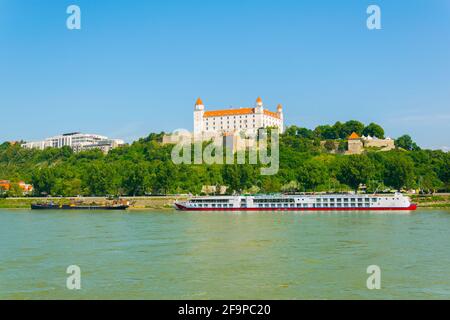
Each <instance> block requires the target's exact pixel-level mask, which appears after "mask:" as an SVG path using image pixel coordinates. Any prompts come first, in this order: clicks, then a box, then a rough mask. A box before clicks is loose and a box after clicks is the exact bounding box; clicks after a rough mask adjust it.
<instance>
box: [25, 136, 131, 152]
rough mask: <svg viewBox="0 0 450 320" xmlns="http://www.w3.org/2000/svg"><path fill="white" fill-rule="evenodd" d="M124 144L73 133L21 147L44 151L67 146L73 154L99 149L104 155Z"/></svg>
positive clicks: (99, 137) (101, 137)
mask: <svg viewBox="0 0 450 320" xmlns="http://www.w3.org/2000/svg"><path fill="white" fill-rule="evenodd" d="M124 144H125V142H124V141H123V140H120V139H109V138H108V137H105V136H100V135H97V134H86V133H79V132H73V133H65V134H62V135H58V136H54V137H51V138H47V139H45V140H42V141H34V142H27V143H24V144H22V147H23V148H27V149H40V150H44V149H45V148H62V147H64V146H68V147H70V148H72V150H73V151H75V152H80V151H84V150H91V149H100V150H102V151H103V152H104V153H108V152H109V151H110V150H111V149H114V148H117V147H119V146H121V145H124Z"/></svg>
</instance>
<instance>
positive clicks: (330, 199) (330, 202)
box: [175, 193, 417, 211]
mask: <svg viewBox="0 0 450 320" xmlns="http://www.w3.org/2000/svg"><path fill="white" fill-rule="evenodd" d="M175 208H176V209H178V210H183V211H413V210H416V209H417V205H416V204H413V203H411V202H410V200H409V198H408V197H405V196H403V195H402V194H399V193H396V194H395V195H352V194H334V195H279V196H228V197H226V196H223V197H197V198H192V199H189V200H188V201H184V202H178V201H177V202H175Z"/></svg>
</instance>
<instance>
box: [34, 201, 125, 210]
mask: <svg viewBox="0 0 450 320" xmlns="http://www.w3.org/2000/svg"><path fill="white" fill-rule="evenodd" d="M129 207H130V206H129V205H128V204H114V205H76V204H55V203H34V204H31V209H33V210H126V209H128V208H129Z"/></svg>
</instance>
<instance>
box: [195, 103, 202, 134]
mask: <svg viewBox="0 0 450 320" xmlns="http://www.w3.org/2000/svg"><path fill="white" fill-rule="evenodd" d="M204 114H205V106H204V105H203V101H202V99H200V98H198V99H197V102H196V103H195V107H194V135H199V134H201V133H202V132H203V115H204Z"/></svg>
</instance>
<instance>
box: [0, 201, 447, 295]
mask: <svg viewBox="0 0 450 320" xmlns="http://www.w3.org/2000/svg"><path fill="white" fill-rule="evenodd" d="M0 243H1V245H0V299H53V298H61V299H120V298H125V299H333V298H337V299H403V298H413V299H433V298H436V299H450V269H449V266H450V211H449V210H425V209H421V210H419V211H416V212H413V213H392V212H391V213H370V212H364V213H357V212H340V213H292V212H290V213H261V212H259V213H217V212H216V213H209V212H203V213H192V212H175V211H165V212H158V211H142V212H127V213H119V212H95V213H92V212H63V211H60V212H58V211H53V212H45V211H44V212H31V211H20V210H4V209H0ZM70 265H77V266H79V267H80V268H81V290H68V289H67V288H66V279H67V276H68V275H67V274H66V269H67V267H68V266H70ZM370 265H377V266H379V267H380V268H381V289H380V290H369V289H367V287H366V279H367V278H368V277H369V275H368V274H367V273H366V270H367V267H368V266H370Z"/></svg>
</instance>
